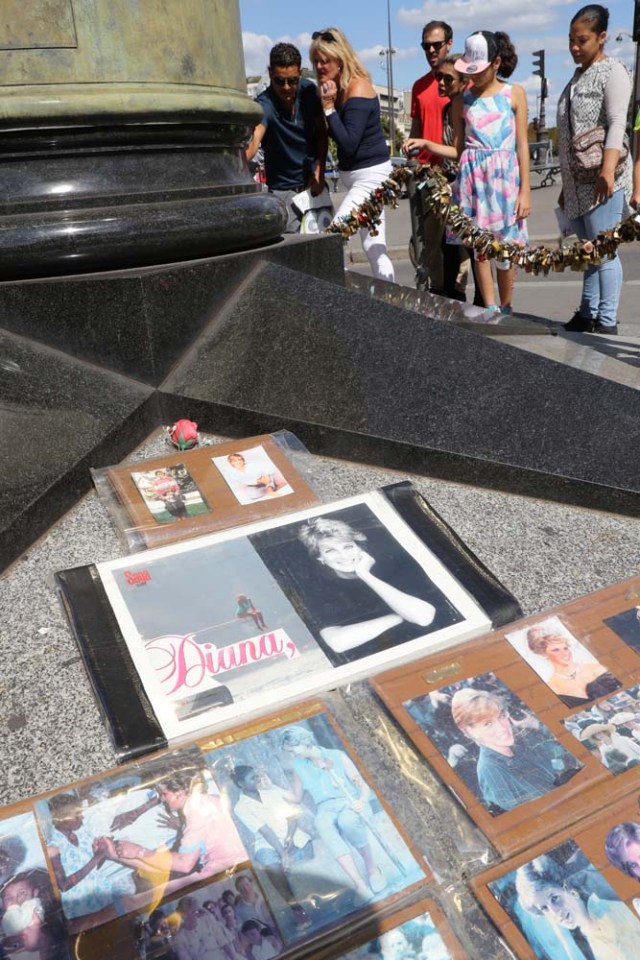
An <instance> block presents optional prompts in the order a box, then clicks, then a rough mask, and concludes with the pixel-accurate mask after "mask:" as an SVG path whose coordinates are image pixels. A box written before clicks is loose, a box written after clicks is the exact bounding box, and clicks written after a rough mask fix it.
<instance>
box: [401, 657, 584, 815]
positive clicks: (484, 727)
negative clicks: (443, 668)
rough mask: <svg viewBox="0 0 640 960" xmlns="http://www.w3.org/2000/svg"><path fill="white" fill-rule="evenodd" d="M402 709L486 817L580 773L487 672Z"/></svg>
mask: <svg viewBox="0 0 640 960" xmlns="http://www.w3.org/2000/svg"><path fill="white" fill-rule="evenodd" d="M405 707H406V709H407V711H408V712H409V714H410V715H411V716H412V717H413V718H414V720H416V721H417V723H418V724H419V725H420V726H421V727H422V728H423V729H424V731H425V733H427V734H428V736H429V737H430V738H431V740H432V741H433V743H434V744H435V746H436V747H437V749H438V750H439V752H440V753H441V754H442V756H443V757H444V758H445V759H446V761H447V764H448V765H449V766H450V767H451V769H452V770H453V771H455V773H456V775H457V776H458V777H460V779H461V780H462V782H463V783H464V784H465V786H466V787H467V789H468V790H470V791H471V793H472V794H473V796H474V797H476V799H478V800H480V802H481V803H482V804H483V806H484V807H485V808H486V810H487V811H488V812H489V813H490V814H491V816H492V817H499V816H501V815H502V814H504V813H506V812H507V811H508V810H513V809H514V808H516V807H519V806H520V805H521V804H525V803H528V802H529V801H531V800H539V799H540V798H541V797H546V796H547V794H549V793H550V792H551V791H552V790H556V789H558V788H559V787H562V786H564V785H565V784H566V783H568V782H569V781H570V780H571V779H572V778H573V777H575V775H576V774H577V773H578V772H579V771H580V770H582V766H583V765H582V763H580V762H579V761H578V760H576V758H575V757H574V756H573V755H572V754H571V753H569V751H568V750H566V749H565V747H563V746H562V744H560V743H559V742H558V740H557V739H556V737H554V736H553V734H552V733H551V732H550V730H549V729H548V728H547V727H546V726H545V725H544V724H543V723H541V722H540V719H539V717H537V716H536V715H535V713H534V712H533V711H532V710H530V709H529V708H528V707H527V706H526V704H524V703H523V702H522V700H521V699H520V698H519V697H517V696H516V695H515V693H513V691H511V690H509V688H508V687H507V686H506V685H505V684H504V683H503V682H502V681H501V680H500V679H499V678H498V677H496V675H495V674H493V673H485V674H483V675H481V676H477V677H472V678H470V679H469V680H462V681H458V682H456V683H454V684H451V685H450V686H446V687H441V688H440V689H439V690H433V691H431V693H428V694H426V695H425V696H423V697H419V698H417V699H415V700H410V701H408V702H407V703H405Z"/></svg>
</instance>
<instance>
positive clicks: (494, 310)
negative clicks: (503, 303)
mask: <svg viewBox="0 0 640 960" xmlns="http://www.w3.org/2000/svg"><path fill="white" fill-rule="evenodd" d="M485 310H490V311H491V313H502V311H501V310H500V307H499V306H498V304H497V303H490V304H489V306H488V307H485Z"/></svg>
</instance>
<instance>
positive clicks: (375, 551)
mask: <svg viewBox="0 0 640 960" xmlns="http://www.w3.org/2000/svg"><path fill="white" fill-rule="evenodd" d="M250 540H251V543H252V544H253V546H254V548H255V550H256V551H257V553H258V554H259V555H260V557H261V558H262V560H263V561H264V563H265V565H266V566H267V567H268V569H269V570H270V572H271V574H272V575H273V576H274V577H275V579H276V580H277V581H278V583H279V584H280V586H281V588H282V590H283V591H284V593H285V594H287V596H288V597H289V599H290V600H291V603H292V604H293V605H294V607H295V608H296V611H297V613H298V616H299V617H300V618H301V619H302V620H303V621H304V622H305V623H306V624H307V626H308V628H309V630H310V631H311V633H312V634H313V635H314V637H315V638H316V640H317V641H318V643H319V644H321V646H322V648H323V650H324V651H325V653H326V655H327V657H328V658H329V659H330V660H331V662H332V663H333V664H334V665H341V664H344V663H350V662H352V661H353V660H358V659H360V658H362V657H366V656H368V655H370V654H372V653H377V652H379V651H381V650H386V649H388V648H390V647H395V646H397V645H399V644H402V643H405V642H407V641H409V640H415V639H417V638H419V637H422V636H425V635H427V634H430V633H433V632H435V631H437V630H441V629H442V628H444V627H448V626H450V625H452V624H456V623H460V622H461V621H463V620H464V617H463V615H462V614H461V613H460V611H459V610H458V609H457V608H456V607H455V606H454V604H453V603H452V602H451V601H450V600H449V599H448V597H447V596H446V595H445V593H444V592H443V591H442V590H440V589H439V588H438V587H437V586H436V584H435V583H434V581H433V580H432V579H431V577H430V576H429V574H428V573H427V570H426V569H425V563H424V562H420V561H419V560H417V559H415V558H414V556H412V555H411V553H410V552H409V551H408V550H407V549H405V547H403V546H402V544H401V543H400V542H399V540H398V539H397V537H396V536H395V535H394V534H393V533H392V532H391V531H390V530H389V529H388V528H387V527H386V526H385V524H384V523H383V522H382V521H381V520H380V519H379V518H378V517H377V516H376V515H375V514H374V513H373V512H372V510H371V509H370V508H369V507H368V506H367V505H366V504H362V503H359V504H356V505H354V506H351V507H346V508H344V509H341V510H331V511H327V512H326V513H323V514H321V515H318V516H312V517H309V518H308V519H306V520H303V521H301V522H299V523H293V524H289V525H284V526H280V527H278V528H276V529H272V530H265V531H262V532H260V533H256V534H253V535H252V536H251V537H250ZM434 566H438V564H437V561H434Z"/></svg>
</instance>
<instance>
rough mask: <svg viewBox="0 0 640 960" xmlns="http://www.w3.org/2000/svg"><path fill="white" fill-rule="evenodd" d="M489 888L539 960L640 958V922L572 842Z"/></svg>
mask: <svg viewBox="0 0 640 960" xmlns="http://www.w3.org/2000/svg"><path fill="white" fill-rule="evenodd" d="M489 889H490V890H491V893H492V894H493V896H494V897H495V898H496V900H497V901H498V903H499V904H500V906H501V907H502V909H503V910H504V911H505V913H506V914H507V915H508V916H509V917H510V918H511V920H512V921H513V922H514V923H515V925H516V927H517V928H518V930H519V931H520V933H521V934H522V936H523V938H524V939H525V941H526V942H527V944H528V945H529V947H530V948H531V949H532V950H533V955H534V956H535V957H536V958H539V960H556V958H557V960H565V958H568V957H570V958H574V960H578V958H587V957H588V958H589V960H591V958H592V957H593V958H596V960H616V958H619V960H631V957H635V956H637V955H638V947H639V945H640V920H639V919H638V917H637V916H636V915H635V914H634V912H633V910H631V909H630V907H628V906H627V905H626V904H625V903H624V901H622V900H621V899H620V897H618V896H617V895H616V893H615V890H614V889H613V888H612V886H611V884H610V883H608V882H607V880H606V879H605V878H604V877H603V876H602V874H601V873H600V872H599V871H598V870H596V868H595V867H594V865H593V864H592V863H591V862H590V861H589V860H588V859H587V858H586V857H585V855H584V853H583V852H582V850H580V848H579V847H578V845H577V844H576V843H575V841H573V840H568V841H567V842H565V843H562V844H559V845H558V846H556V847H552V848H551V849H549V850H548V851H547V852H545V853H542V854H540V855H539V856H537V857H535V858H533V859H532V860H530V861H528V862H526V863H523V864H522V865H521V866H519V867H518V868H517V869H516V870H515V871H513V872H512V873H507V874H506V875H505V876H503V877H501V878H500V879H499V880H494V881H493V882H491V883H489ZM521 955H522V954H521ZM524 955H525V956H531V953H530V952H527V953H526V954H524Z"/></svg>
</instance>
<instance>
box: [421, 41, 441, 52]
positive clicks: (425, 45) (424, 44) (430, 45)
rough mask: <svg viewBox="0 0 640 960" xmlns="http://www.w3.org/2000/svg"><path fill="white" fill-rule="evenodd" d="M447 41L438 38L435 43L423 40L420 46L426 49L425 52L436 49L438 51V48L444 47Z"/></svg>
mask: <svg viewBox="0 0 640 960" xmlns="http://www.w3.org/2000/svg"><path fill="white" fill-rule="evenodd" d="M446 42H447V41H446V40H436V41H435V42H434V43H427V41H426V40H423V41H422V43H421V44H420V46H421V47H422V49H423V50H424V51H425V53H426V52H427V50H435V51H436V53H437V52H438V50H440V49H441V48H442V47H444V45H445V43H446Z"/></svg>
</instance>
